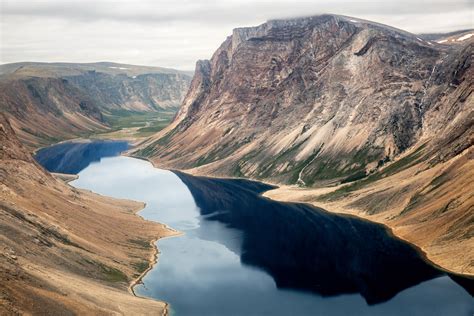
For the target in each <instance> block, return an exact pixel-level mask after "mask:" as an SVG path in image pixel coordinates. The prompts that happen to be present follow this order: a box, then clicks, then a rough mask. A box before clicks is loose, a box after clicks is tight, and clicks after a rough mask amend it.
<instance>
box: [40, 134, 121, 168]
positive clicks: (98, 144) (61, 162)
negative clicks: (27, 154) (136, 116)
mask: <svg viewBox="0 0 474 316" xmlns="http://www.w3.org/2000/svg"><path fill="white" fill-rule="evenodd" d="M128 148H129V144H128V142H126V141H109V140H97V141H92V142H81V143H79V142H65V143H60V144H57V145H53V146H50V147H46V148H42V149H40V150H38V152H37V153H36V154H35V159H36V161H37V162H38V163H39V164H40V165H42V166H43V167H44V168H46V170H48V171H49V172H59V173H69V174H77V173H79V172H80V171H81V170H83V169H85V168H86V167H87V166H89V165H90V164H91V163H93V162H98V161H100V159H101V158H104V157H113V156H117V155H119V154H120V153H121V152H123V151H125V150H127V149H128Z"/></svg>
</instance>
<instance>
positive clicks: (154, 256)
mask: <svg viewBox="0 0 474 316" xmlns="http://www.w3.org/2000/svg"><path fill="white" fill-rule="evenodd" d="M81 141H84V140H82V139H81ZM85 141H87V140H85ZM92 141H93V140H92ZM63 142H67V141H63ZM63 142H61V143H63ZM53 145H55V144H53ZM120 155H122V154H120ZM133 158H134V157H133ZM50 173H51V174H52V175H53V176H54V177H57V178H58V179H60V180H62V181H64V183H65V184H66V185H69V186H71V187H73V188H75V189H77V188H76V187H74V186H73V185H71V184H70V183H69V182H72V181H74V180H77V179H79V175H78V174H62V173H59V174H58V173H52V172H50ZM61 176H68V177H71V178H70V179H61ZM80 190H84V191H88V192H91V193H94V194H97V195H100V196H105V197H110V196H107V195H102V194H100V193H96V192H94V191H92V190H87V189H80ZM111 198H113V197H111ZM119 199H123V198H119ZM125 200H129V201H134V200H130V199H125ZM135 202H138V203H141V204H142V205H141V206H140V207H138V208H136V209H135V210H133V214H134V215H135V216H138V217H141V218H142V219H144V220H145V221H148V222H152V223H156V224H158V225H161V226H162V227H163V228H164V229H165V230H166V231H167V235H166V236H163V237H155V238H153V239H152V240H150V246H151V248H152V249H153V251H152V253H151V254H150V257H149V258H148V260H147V261H148V267H147V268H146V269H145V270H144V271H143V272H141V273H140V275H139V276H138V277H136V278H133V279H132V280H131V281H130V282H129V283H128V286H127V291H128V292H129V293H130V294H131V295H132V296H134V297H138V298H143V299H149V300H153V301H157V302H161V303H163V304H164V305H165V307H164V309H163V310H164V313H163V314H162V315H163V316H169V307H170V304H169V303H168V302H166V301H162V300H159V299H155V298H152V297H147V296H142V295H138V294H137V293H136V292H135V290H134V287H135V286H137V285H139V284H142V283H143V282H142V280H143V278H144V277H145V275H146V274H147V273H148V272H149V271H151V270H152V269H153V268H154V266H155V265H156V264H157V263H158V258H159V254H160V250H159V249H158V246H157V245H156V242H157V241H158V240H160V239H163V238H170V237H177V236H180V235H182V234H183V233H182V232H180V231H177V230H176V229H174V228H171V227H169V226H168V225H166V224H164V223H161V222H156V221H151V220H148V219H146V218H144V217H143V216H141V215H140V214H139V213H140V212H141V211H142V210H144V209H145V207H146V203H145V202H142V201H135Z"/></svg>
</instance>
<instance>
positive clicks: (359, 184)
mask: <svg viewBox="0 0 474 316" xmlns="http://www.w3.org/2000/svg"><path fill="white" fill-rule="evenodd" d="M424 148H425V145H422V146H420V147H419V148H418V149H417V150H416V151H414V152H413V153H411V154H410V155H408V156H405V157H403V158H402V159H400V160H398V161H395V162H394V163H392V164H391V165H389V166H388V167H386V168H384V169H382V170H380V171H377V172H375V173H373V174H371V175H369V176H368V177H366V178H364V179H362V180H359V181H356V182H354V183H352V184H350V185H347V186H344V187H342V188H340V189H338V190H336V191H333V192H331V193H328V194H324V195H322V196H321V197H319V200H321V201H332V200H336V199H339V198H343V197H345V196H347V195H348V194H349V193H350V192H353V191H356V190H358V189H361V188H363V187H364V186H366V185H368V184H370V183H373V182H375V181H377V180H380V179H382V178H385V177H388V176H391V175H393V174H395V173H397V172H400V171H402V170H404V169H407V168H409V167H411V166H413V165H414V164H416V163H417V162H418V161H419V160H420V159H421V158H422V155H423V149H424Z"/></svg>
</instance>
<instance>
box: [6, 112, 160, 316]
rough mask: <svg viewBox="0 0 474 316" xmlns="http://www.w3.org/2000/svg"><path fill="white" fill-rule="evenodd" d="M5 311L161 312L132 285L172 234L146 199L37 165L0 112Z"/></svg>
mask: <svg viewBox="0 0 474 316" xmlns="http://www.w3.org/2000/svg"><path fill="white" fill-rule="evenodd" d="M0 143H1V148H0V214H1V215H0V279H1V280H2V281H1V282H0V314H2V315H9V314H17V313H20V314H24V313H25V314H29V313H33V312H34V313H35V314H44V315H46V314H48V315H69V314H96V315H97V314H112V313H126V314H130V315H132V314H154V315H156V314H159V313H160V312H163V310H164V307H165V306H164V303H161V302H156V301H152V300H148V299H141V298H137V297H134V296H133V295H132V294H130V293H128V292H127V289H128V286H129V282H130V281H131V280H132V279H134V278H136V277H137V276H139V275H140V273H141V272H142V271H143V269H144V268H146V267H147V266H148V260H149V258H150V256H151V254H152V251H153V249H152V247H151V246H150V244H149V242H150V241H151V240H152V239H155V238H158V237H160V236H164V235H166V234H167V233H168V231H167V230H166V229H165V228H164V227H162V226H161V225H159V224H155V223H151V222H147V221H144V220H143V219H141V218H140V217H139V216H136V215H134V212H135V211H137V210H138V209H140V208H141V207H142V205H141V203H138V202H132V201H124V200H115V199H112V198H106V197H103V196H99V195H95V194H92V193H90V192H85V191H82V190H76V189H73V188H72V187H70V186H67V185H65V184H64V183H63V182H61V181H59V180H56V179H55V178H53V177H52V176H51V175H50V174H49V173H47V172H46V171H44V170H43V169H42V168H41V167H39V165H37V164H36V163H35V162H34V161H33V159H32V157H31V156H30V154H29V153H28V152H27V150H26V149H25V148H24V147H23V146H22V145H21V144H20V142H19V141H18V140H17V139H16V137H15V135H14V132H13V129H12V128H11V127H10V125H9V124H8V122H7V120H6V118H5V116H4V115H2V114H0Z"/></svg>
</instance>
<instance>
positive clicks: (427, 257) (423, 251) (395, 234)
mask: <svg viewBox="0 0 474 316" xmlns="http://www.w3.org/2000/svg"><path fill="white" fill-rule="evenodd" d="M122 154H123V155H125V156H128V157H131V158H136V159H141V160H145V161H148V162H150V163H151V164H152V166H153V167H154V168H157V169H164V170H169V171H178V172H182V173H185V174H188V175H191V176H200V177H206V178H211V179H229V180H236V179H240V180H247V181H254V182H259V183H263V184H267V185H270V186H273V187H274V188H273V189H270V190H267V191H264V192H262V193H261V194H260V196H261V197H263V198H267V199H270V200H272V201H275V202H280V203H302V204H307V205H309V206H311V207H316V208H319V209H322V210H323V211H325V212H327V213H330V214H338V215H343V216H350V217H354V218H357V219H360V220H365V221H368V222H370V223H372V224H379V225H382V226H383V227H384V228H385V229H386V231H387V232H388V233H389V234H390V235H392V236H393V237H394V238H397V239H399V240H401V241H403V242H405V243H407V244H409V245H410V246H412V247H413V248H415V249H416V250H417V252H418V253H419V254H420V256H421V257H422V258H423V260H425V261H426V262H427V263H428V264H430V265H432V266H434V267H435V268H437V269H439V270H441V271H443V272H445V273H446V274H451V275H455V276H459V277H463V278H469V279H474V274H470V273H462V272H459V271H455V270H450V269H448V268H446V267H443V266H442V265H440V264H439V263H437V262H436V261H434V260H433V259H431V256H430V254H429V253H428V252H427V251H426V249H424V248H423V247H421V246H419V245H417V244H416V243H414V242H412V241H410V240H408V239H407V238H405V237H403V236H401V234H399V233H398V232H397V230H396V227H391V226H389V225H388V224H386V223H384V222H382V221H378V220H376V219H372V218H369V217H366V216H362V215H361V214H357V213H356V212H349V211H346V212H344V211H330V210H328V208H326V207H325V205H324V203H322V204H321V206H318V205H316V204H313V203H311V202H306V201H300V200H298V199H297V198H292V197H290V198H289V199H287V200H286V199H285V200H284V199H278V198H276V197H274V196H269V195H268V193H269V192H274V191H278V190H279V189H282V188H284V187H285V185H281V184H276V183H272V182H268V181H261V180H257V179H252V178H243V177H225V176H224V177H218V176H213V175H207V174H204V175H203V174H199V172H192V171H191V170H190V169H185V170H180V169H170V168H166V167H162V166H160V165H159V164H157V163H155V162H154V161H152V160H150V159H149V158H147V157H139V156H135V155H133V154H131V152H130V150H128V151H127V152H124V153H122ZM286 187H295V188H298V187H297V186H289V185H287V186H286ZM325 189H326V187H325ZM330 189H332V187H331V188H330ZM334 189H336V187H334ZM301 190H302V191H304V190H306V189H305V188H301Z"/></svg>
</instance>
